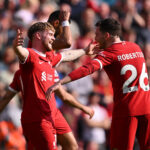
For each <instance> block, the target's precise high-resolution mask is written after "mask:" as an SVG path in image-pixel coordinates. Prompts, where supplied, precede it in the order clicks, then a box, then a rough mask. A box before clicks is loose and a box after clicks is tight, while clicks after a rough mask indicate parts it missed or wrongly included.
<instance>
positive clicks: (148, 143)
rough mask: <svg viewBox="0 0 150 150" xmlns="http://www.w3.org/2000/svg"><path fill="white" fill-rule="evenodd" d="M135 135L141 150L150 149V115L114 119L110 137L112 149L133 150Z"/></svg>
mask: <svg viewBox="0 0 150 150" xmlns="http://www.w3.org/2000/svg"><path fill="white" fill-rule="evenodd" d="M136 132H137V133H136ZM135 135H136V137H137V138H138V141H139V144H140V148H141V150H146V149H150V114H149V115H143V116H129V117H122V118H115V117H114V118H113V120H112V124H111V136H110V143H111V144H110V145H111V149H113V148H116V149H118V150H132V149H133V145H134V140H135Z"/></svg>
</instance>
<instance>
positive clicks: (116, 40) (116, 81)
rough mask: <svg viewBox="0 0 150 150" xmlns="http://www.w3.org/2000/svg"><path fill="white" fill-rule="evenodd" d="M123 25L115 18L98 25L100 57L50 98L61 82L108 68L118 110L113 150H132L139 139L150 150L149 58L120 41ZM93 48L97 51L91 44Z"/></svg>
mask: <svg viewBox="0 0 150 150" xmlns="http://www.w3.org/2000/svg"><path fill="white" fill-rule="evenodd" d="M120 33H121V25H120V23H119V22H118V21H116V20H115V19H112V18H108V19H104V20H101V21H99V22H97V24H96V36H95V40H96V41H97V42H98V43H99V45H100V52H99V54H98V55H97V56H96V57H95V58H94V59H93V60H92V61H91V62H90V63H89V64H87V65H84V66H81V67H80V68H78V69H76V70H74V71H73V72H71V73H70V74H69V75H68V76H66V77H65V78H64V79H62V80H61V81H60V82H58V83H57V84H55V85H54V86H52V87H50V88H49V89H48V90H47V92H46V98H47V99H48V98H49V95H50V93H51V92H53V91H54V90H56V89H57V88H58V87H59V85H60V83H61V84H65V83H68V82H71V81H74V80H77V79H79V78H82V77H84V76H87V75H89V74H91V73H93V72H94V71H97V70H101V69H104V70H105V71H106V73H107V74H108V76H109V78H110V80H111V81H112V86H113V90H114V110H113V116H112V125H111V140H110V141H111V149H112V150H114V149H115V150H132V149H133V145H134V140H135V136H137V139H138V141H139V145H140V148H141V150H149V149H150V91H149V83H148V74H147V68H146V63H145V59H144V56H143V53H142V51H141V49H140V47H139V46H138V45H137V44H135V43H132V42H127V41H121V40H120ZM88 48H89V49H94V44H90V46H89V47H88Z"/></svg>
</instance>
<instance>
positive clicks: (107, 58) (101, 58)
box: [94, 51, 114, 68]
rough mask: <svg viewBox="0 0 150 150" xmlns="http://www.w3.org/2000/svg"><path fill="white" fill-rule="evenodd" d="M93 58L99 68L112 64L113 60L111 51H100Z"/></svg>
mask: <svg viewBox="0 0 150 150" xmlns="http://www.w3.org/2000/svg"><path fill="white" fill-rule="evenodd" d="M94 60H96V61H98V62H99V63H100V65H101V68H104V67H105V66H108V65H110V64H112V62H113V61H114V57H113V53H111V52H108V51H102V52H100V53H99V54H98V55H97V56H96V57H95V58H94Z"/></svg>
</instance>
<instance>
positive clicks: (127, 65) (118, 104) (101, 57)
mask: <svg viewBox="0 0 150 150" xmlns="http://www.w3.org/2000/svg"><path fill="white" fill-rule="evenodd" d="M94 60H95V61H97V63H96V62H93V61H94ZM94 60H93V61H91V63H89V64H87V65H84V66H82V67H80V68H79V69H77V70H75V71H73V72H72V73H70V74H69V76H70V77H71V79H72V80H76V79H79V78H81V77H84V76H86V75H88V74H90V73H93V72H94V71H96V70H98V67H99V68H100V65H99V66H98V64H101V65H102V66H103V68H104V70H105V71H106V73H107V75H108V76H109V78H110V80H111V81H112V87H113V91H114V109H113V116H134V115H143V114H149V113H150V92H149V90H148V88H149V87H148V78H147V77H148V76H147V69H146V65H145V64H146V63H145V59H144V56H143V53H142V51H141V49H140V48H139V46H138V45H136V44H134V43H131V42H120V43H114V44H113V45H112V46H110V47H109V48H107V49H105V50H104V51H101V52H100V53H99V54H98V55H97V56H96V57H95V58H94Z"/></svg>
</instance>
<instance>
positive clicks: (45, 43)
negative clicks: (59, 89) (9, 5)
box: [14, 22, 93, 150]
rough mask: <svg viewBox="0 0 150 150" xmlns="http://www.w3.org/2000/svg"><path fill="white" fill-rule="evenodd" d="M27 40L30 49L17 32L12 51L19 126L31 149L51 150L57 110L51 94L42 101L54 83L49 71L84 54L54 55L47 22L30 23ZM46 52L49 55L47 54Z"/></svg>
mask: <svg viewBox="0 0 150 150" xmlns="http://www.w3.org/2000/svg"><path fill="white" fill-rule="evenodd" d="M28 37H29V39H30V40H31V42H32V48H28V49H26V48H24V47H22V41H23V38H22V33H21V32H20V31H19V30H18V34H17V37H16V39H15V41H14V48H15V52H16V54H17V55H18V58H19V60H20V62H21V63H20V72H21V77H22V85H23V89H24V90H23V92H22V93H23V100H24V105H23V112H22V117H21V122H22V127H23V131H24V135H25V136H26V137H27V139H29V141H31V143H32V144H33V145H34V147H35V148H38V149H41V150H43V149H44V150H48V149H55V148H56V143H55V136H54V135H55V132H56V131H55V119H56V118H55V115H56V112H57V108H56V102H55V99H54V94H52V95H51V99H50V101H47V100H46V99H45V92H46V90H47V88H48V87H49V86H51V85H53V84H54V80H53V79H54V69H52V68H53V67H55V66H56V65H57V64H58V63H59V62H60V61H69V60H73V59H76V58H78V57H79V56H81V55H83V54H85V53H86V51H85V50H83V49H80V50H77V51H74V50H72V51H71V50H70V51H65V52H62V53H58V54H55V53H53V51H52V43H53V41H54V28H53V26H52V25H50V24H49V23H42V22H39V23H35V24H33V25H32V26H31V27H30V28H29V30H28ZM47 51H50V52H51V53H50V52H48V53H47ZM84 108H85V107H84ZM84 111H86V113H88V114H90V116H92V115H93V111H92V110H91V109H88V110H84ZM87 111H89V112H87ZM38 131H42V132H38ZM52 131H53V132H52ZM50 133H51V134H50ZM68 134H71V133H70V132H69V133H67V135H68ZM69 148H70V147H68V149H69ZM71 148H72V147H71ZM71 148H70V149H71ZM72 149H77V148H72Z"/></svg>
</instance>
